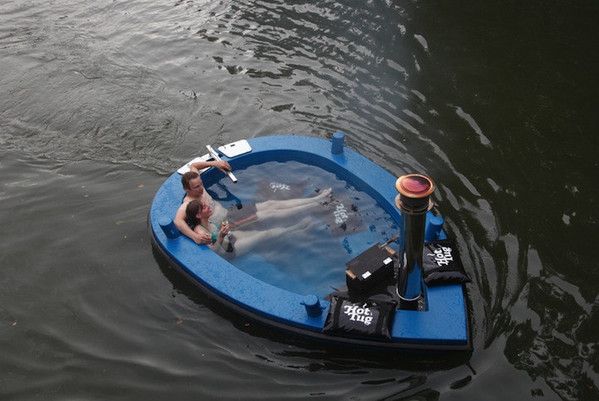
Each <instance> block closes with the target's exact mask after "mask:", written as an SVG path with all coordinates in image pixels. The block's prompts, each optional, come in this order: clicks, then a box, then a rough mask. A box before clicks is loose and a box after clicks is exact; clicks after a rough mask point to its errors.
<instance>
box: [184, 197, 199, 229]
mask: <svg viewBox="0 0 599 401" xmlns="http://www.w3.org/2000/svg"><path fill="white" fill-rule="evenodd" d="M201 209H202V202H200V201H199V200H197V199H194V200H192V201H191V202H189V203H188V204H187V206H186V207H185V221H186V222H187V224H189V225H190V226H196V225H197V224H198V218H197V217H196V216H197V214H198V212H199V211H200V210H201Z"/></svg>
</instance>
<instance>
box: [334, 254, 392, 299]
mask: <svg viewBox="0 0 599 401" xmlns="http://www.w3.org/2000/svg"><path fill="white" fill-rule="evenodd" d="M394 254H395V252H394V251H393V250H391V249H390V248H389V247H386V246H381V244H375V245H373V246H371V247H370V248H368V249H367V250H365V251H364V252H362V253H361V254H359V255H358V256H356V257H355V258H353V259H352V260H350V261H349V262H347V263H346V265H345V266H346V270H345V282H346V284H347V289H348V291H349V293H350V295H351V296H352V297H354V296H360V295H366V294H368V293H369V292H372V290H376V288H377V287H378V286H380V285H382V284H384V283H386V282H387V281H389V280H392V279H393V265H394V263H393V262H394V259H393V258H392V256H394Z"/></svg>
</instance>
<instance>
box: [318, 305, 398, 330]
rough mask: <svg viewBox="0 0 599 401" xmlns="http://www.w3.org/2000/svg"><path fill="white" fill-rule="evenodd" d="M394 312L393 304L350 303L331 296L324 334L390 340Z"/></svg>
mask: <svg viewBox="0 0 599 401" xmlns="http://www.w3.org/2000/svg"><path fill="white" fill-rule="evenodd" d="M394 312H395V303H391V302H374V301H365V302H351V301H350V300H349V299H347V298H343V297H339V296H333V297H332V298H331V308H330V309H329V314H328V316H327V321H326V323H325V325H324V332H325V333H327V334H333V335H340V336H345V337H358V338H370V339H379V340H380V339H384V340H390V339H391V334H390V328H391V323H392V322H393V316H394Z"/></svg>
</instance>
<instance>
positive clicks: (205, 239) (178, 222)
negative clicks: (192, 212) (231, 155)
mask: <svg viewBox="0 0 599 401" xmlns="http://www.w3.org/2000/svg"><path fill="white" fill-rule="evenodd" d="M186 207H187V203H183V204H181V206H179V209H177V214H176V215H175V219H174V220H173V222H174V223H175V226H176V227H177V228H178V229H179V231H181V234H183V235H185V236H187V237H189V238H191V239H192V240H193V242H195V243H196V244H210V243H211V242H212V238H211V236H210V234H208V233H206V232H202V233H196V232H195V231H193V230H192V229H191V228H190V227H189V226H188V225H187V223H186V222H185V208H186Z"/></svg>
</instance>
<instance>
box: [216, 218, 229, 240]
mask: <svg viewBox="0 0 599 401" xmlns="http://www.w3.org/2000/svg"><path fill="white" fill-rule="evenodd" d="M229 231H231V228H230V227H229V223H228V222H223V223H222V224H221V225H220V230H218V236H219V238H220V239H223V238H224V237H225V235H227V234H229Z"/></svg>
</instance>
